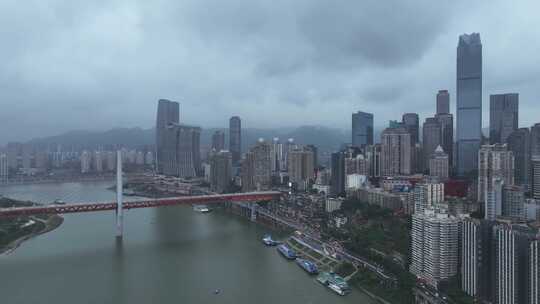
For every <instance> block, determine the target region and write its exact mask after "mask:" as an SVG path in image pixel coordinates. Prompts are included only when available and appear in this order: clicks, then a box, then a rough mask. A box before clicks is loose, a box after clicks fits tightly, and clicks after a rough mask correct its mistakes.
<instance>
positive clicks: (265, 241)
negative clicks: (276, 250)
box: [262, 234, 281, 246]
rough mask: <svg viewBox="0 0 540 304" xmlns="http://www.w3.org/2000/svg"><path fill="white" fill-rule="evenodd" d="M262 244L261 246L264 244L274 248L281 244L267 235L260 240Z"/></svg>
mask: <svg viewBox="0 0 540 304" xmlns="http://www.w3.org/2000/svg"><path fill="white" fill-rule="evenodd" d="M262 242H263V244H265V245H266V246H276V245H279V244H281V242H279V241H274V240H273V239H272V236H270V235H269V234H267V235H265V236H264V237H263V238H262Z"/></svg>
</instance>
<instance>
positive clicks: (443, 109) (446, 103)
mask: <svg viewBox="0 0 540 304" xmlns="http://www.w3.org/2000/svg"><path fill="white" fill-rule="evenodd" d="M437 114H450V93H448V90H439V92H438V93H437Z"/></svg>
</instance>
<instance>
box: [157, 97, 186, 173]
mask: <svg viewBox="0 0 540 304" xmlns="http://www.w3.org/2000/svg"><path fill="white" fill-rule="evenodd" d="M179 109H180V105H179V104H178V102H174V101H170V100H167V99H160V100H159V101H158V110H157V119H156V169H157V172H158V173H160V174H163V173H165V171H168V170H166V169H165V168H164V167H163V166H164V164H163V163H162V162H166V161H170V160H171V159H173V158H174V155H171V154H170V153H175V151H174V149H171V145H174V143H171V142H168V140H170V139H171V138H167V136H169V135H170V134H169V133H170V132H169V130H168V126H169V125H170V124H178V122H179V119H180V110H179ZM167 153H169V154H167Z"/></svg>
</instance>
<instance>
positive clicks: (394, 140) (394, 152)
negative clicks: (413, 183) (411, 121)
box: [381, 128, 411, 176]
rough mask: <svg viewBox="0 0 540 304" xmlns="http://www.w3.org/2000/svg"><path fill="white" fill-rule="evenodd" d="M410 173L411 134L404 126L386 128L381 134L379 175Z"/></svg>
mask: <svg viewBox="0 0 540 304" xmlns="http://www.w3.org/2000/svg"><path fill="white" fill-rule="evenodd" d="M409 174H411V135H410V134H409V132H407V130H405V129H404V128H387V129H385V130H384V131H383V132H382V134H381V175H382V176H396V175H409Z"/></svg>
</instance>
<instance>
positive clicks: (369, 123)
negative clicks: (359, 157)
mask: <svg viewBox="0 0 540 304" xmlns="http://www.w3.org/2000/svg"><path fill="white" fill-rule="evenodd" d="M351 142H352V144H353V146H356V147H360V146H364V145H372V144H373V114H371V113H366V112H361V111H358V112H356V113H353V114H352V139H351Z"/></svg>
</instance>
